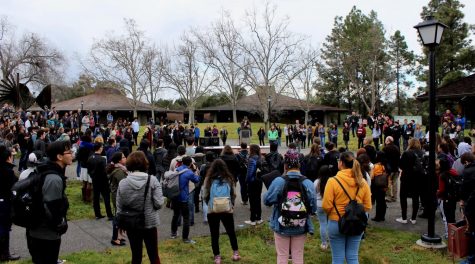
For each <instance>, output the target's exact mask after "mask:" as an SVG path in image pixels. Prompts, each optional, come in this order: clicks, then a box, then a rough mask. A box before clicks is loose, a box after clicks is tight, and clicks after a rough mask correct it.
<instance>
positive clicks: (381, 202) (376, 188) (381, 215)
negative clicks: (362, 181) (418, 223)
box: [371, 151, 417, 222]
mask: <svg viewBox="0 0 475 264" xmlns="http://www.w3.org/2000/svg"><path fill="white" fill-rule="evenodd" d="M385 160H386V158H385V156H384V152H382V151H378V152H377V153H376V160H375V164H374V168H373V170H372V171H371V181H372V184H371V194H372V195H373V200H374V201H375V203H376V215H375V216H374V217H373V218H371V220H372V221H374V222H382V221H385V220H386V199H385V196H386V191H387V190H388V183H389V182H388V173H387V172H386V169H385V165H386V162H385ZM416 212H417V211H416ZM396 221H397V220H396ZM406 221H407V220H406Z"/></svg>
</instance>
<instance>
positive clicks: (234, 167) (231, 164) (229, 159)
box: [219, 145, 240, 182]
mask: <svg viewBox="0 0 475 264" xmlns="http://www.w3.org/2000/svg"><path fill="white" fill-rule="evenodd" d="M219 158H220V159H222V160H223V161H224V163H226V166H227V167H228V170H229V172H231V174H232V175H233V176H234V181H235V182H238V177H239V168H240V165H239V162H238V160H237V158H236V155H235V154H234V152H233V149H232V148H231V146H229V145H226V146H224V148H223V151H222V152H221V156H219Z"/></svg>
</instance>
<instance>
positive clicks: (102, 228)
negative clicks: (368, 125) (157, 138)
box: [10, 142, 444, 258]
mask: <svg viewBox="0 0 475 264" xmlns="http://www.w3.org/2000/svg"><path fill="white" fill-rule="evenodd" d="M229 143H230V144H232V145H237V144H236V143H237V142H229ZM286 150H287V148H286V147H282V148H280V149H279V152H281V153H285V151H286ZM308 151H309V149H308V148H306V149H303V150H302V152H303V153H304V154H306V153H308ZM75 168H76V167H75V164H73V166H68V168H67V172H66V175H67V176H68V177H69V178H70V179H71V180H75V179H76V177H75ZM265 192H266V190H265V189H263V195H264V194H265ZM262 209H263V211H262V218H263V219H268V218H269V215H270V213H271V208H267V207H265V206H263V207H262ZM410 210H411V201H410V200H408V215H410ZM249 213H250V212H249V206H243V205H242V204H241V200H240V195H238V197H237V199H236V208H235V213H234V220H235V225H236V229H241V228H246V227H247V226H245V224H244V221H245V220H248V219H249ZM91 214H93V210H92V206H91ZM400 215H401V213H400V205H399V202H397V203H388V210H387V212H386V221H385V222H380V223H375V222H372V221H370V225H374V226H378V227H385V228H390V229H395V230H404V231H410V232H414V233H417V234H422V233H425V232H427V220H426V219H417V224H416V225H412V224H406V225H403V224H400V223H398V222H396V221H395V219H396V218H397V217H400ZM172 216H173V212H172V210H170V209H168V208H163V209H161V210H160V221H161V225H160V226H159V227H158V232H159V240H164V239H168V238H169V235H170V228H171V227H170V223H171V218H172ZM373 216H374V208H373V211H372V212H371V217H373ZM221 229H222V232H224V228H223V227H221ZM436 233H437V234H439V235H443V233H444V228H443V224H442V222H441V219H440V216H439V215H437V219H436ZM178 235H179V236H180V235H181V229H180V228H179V229H178ZM208 235H209V228H208V225H204V224H203V214H202V213H201V212H200V213H197V214H195V225H194V226H192V227H191V229H190V238H193V237H196V236H208ZM315 235H318V232H316V234H315ZM111 236H112V223H111V222H110V221H107V220H106V218H104V219H101V220H91V219H87V220H76V221H71V222H69V229H68V232H67V233H66V234H65V235H63V237H62V243H61V252H60V254H61V255H65V254H68V253H72V252H78V251H85V250H93V251H103V250H105V249H107V248H112V247H113V246H112V245H111V244H110V240H111ZM10 240H11V246H10V248H11V251H12V252H15V253H17V254H19V255H20V256H21V257H22V258H30V255H29V253H28V248H27V245H26V238H25V230H24V229H23V228H20V227H17V226H14V227H13V230H12V233H11V239H10ZM414 242H415V241H414Z"/></svg>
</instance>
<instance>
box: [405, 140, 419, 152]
mask: <svg viewBox="0 0 475 264" xmlns="http://www.w3.org/2000/svg"><path fill="white" fill-rule="evenodd" d="M411 149H414V150H420V149H421V142H419V139H416V138H411V139H409V145H408V146H407V150H411Z"/></svg>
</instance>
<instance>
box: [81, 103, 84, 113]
mask: <svg viewBox="0 0 475 264" xmlns="http://www.w3.org/2000/svg"><path fill="white" fill-rule="evenodd" d="M83 110H84V101H83V100H81V112H82V111H83Z"/></svg>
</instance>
